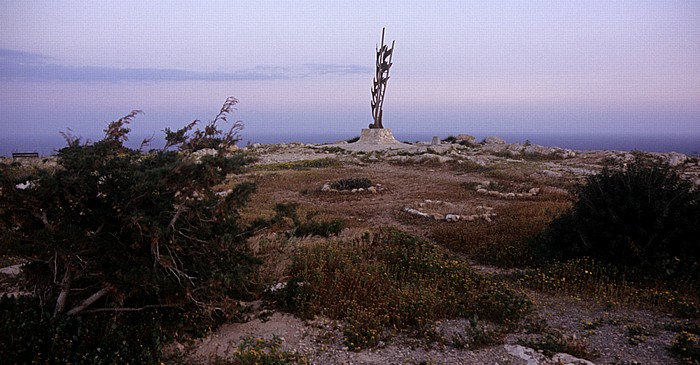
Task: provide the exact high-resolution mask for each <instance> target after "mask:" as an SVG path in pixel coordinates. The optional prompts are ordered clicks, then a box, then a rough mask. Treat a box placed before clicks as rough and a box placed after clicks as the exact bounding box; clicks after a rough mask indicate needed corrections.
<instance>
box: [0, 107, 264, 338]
mask: <svg viewBox="0 0 700 365" xmlns="http://www.w3.org/2000/svg"><path fill="white" fill-rule="evenodd" d="M236 102H237V100H236V99H235V98H228V99H227V100H226V102H225V103H224V105H223V107H222V108H221V110H220V112H219V113H218V114H217V116H216V117H215V118H214V120H213V121H211V122H209V123H208V124H207V125H206V126H205V127H204V128H203V130H199V129H195V127H196V125H197V124H198V121H195V122H192V123H190V124H189V125H187V126H185V127H184V128H182V129H179V130H177V131H171V130H170V129H166V130H165V134H166V136H165V139H166V145H165V147H164V148H163V149H161V150H153V151H151V152H149V153H144V152H143V151H142V150H141V149H138V150H136V149H130V148H127V147H125V146H124V141H126V140H127V139H128V136H129V131H130V130H129V128H128V125H129V123H130V122H131V121H132V119H133V118H135V117H136V115H137V114H138V113H139V112H138V111H134V112H132V113H130V114H128V115H127V116H125V117H123V118H121V119H119V120H117V121H114V122H111V123H110V124H109V125H108V126H107V128H106V129H105V136H104V138H103V139H102V140H100V141H97V142H95V143H85V144H82V143H81V142H80V139H79V138H75V137H73V136H71V135H66V134H64V137H65V138H66V142H67V146H66V147H65V148H63V149H61V150H59V151H58V161H59V167H58V168H55V169H52V170H48V169H38V170H37V171H34V172H31V174H30V175H23V174H21V173H19V172H18V171H17V170H15V169H14V168H12V167H11V166H5V165H3V166H1V167H0V207H1V208H0V242H1V244H0V256H4V255H7V256H11V257H21V258H22V259H24V260H26V262H27V264H26V265H25V266H24V267H23V272H24V274H25V279H26V280H27V286H28V287H32V288H34V289H35V293H36V294H37V295H39V296H40V302H41V303H43V307H42V308H41V310H42V311H43V313H50V314H51V315H52V317H53V319H52V320H54V321H64V320H65V321H73V319H65V318H62V317H63V316H68V317H70V316H76V315H79V314H87V313H90V312H93V313H90V315H91V316H96V317H99V316H100V315H101V314H102V315H105V316H107V317H111V316H113V315H116V314H117V313H126V312H144V313H155V312H158V311H160V310H163V311H167V310H172V311H180V310H183V309H184V308H188V309H189V308H197V309H198V310H199V311H203V312H207V313H208V314H211V317H212V318H221V317H222V316H223V317H225V316H226V315H228V314H230V313H231V312H229V310H235V307H234V306H233V305H230V304H227V303H231V302H232V301H231V300H229V299H230V298H240V299H243V298H246V297H249V296H251V289H252V288H254V286H252V285H251V283H252V279H251V276H252V275H253V274H254V273H255V270H256V265H257V264H258V260H257V259H256V258H254V257H252V256H251V255H250V254H249V253H248V252H247V250H246V249H245V245H244V239H245V235H246V232H247V231H248V230H247V228H246V227H244V226H243V225H242V224H241V223H240V219H239V214H238V212H239V209H241V208H242V207H243V206H244V205H245V203H246V202H247V200H248V198H249V196H250V195H251V194H252V193H253V192H254V191H255V185H254V184H252V183H246V182H244V183H240V184H239V185H237V186H235V187H234V188H233V189H231V191H229V192H228V194H225V196H222V195H220V194H217V193H216V191H215V190H214V189H213V188H214V187H215V186H221V185H222V184H223V183H224V182H225V181H226V176H227V175H228V174H231V173H238V172H241V171H242V169H243V168H244V166H245V165H246V164H247V163H249V162H250V161H251V160H250V158H248V157H247V156H245V155H244V154H242V153H234V154H231V153H229V147H231V146H232V145H233V144H235V143H236V141H237V140H238V138H237V131H238V130H240V128H241V124H240V122H236V123H234V124H233V126H232V127H231V128H230V129H229V130H228V131H227V132H224V131H222V130H220V129H219V125H220V124H222V123H225V122H226V118H227V115H228V113H229V112H231V111H232V110H233V106H234V105H235V104H236ZM146 142H147V141H144V144H142V147H143V146H144V145H145V144H146ZM126 317H127V316H122V317H120V318H126ZM129 318H131V316H129ZM136 322H138V321H136ZM52 323H53V322H52ZM55 323H59V322H55ZM55 323H54V324H55ZM67 323H68V322H67ZM69 323H73V322H69ZM54 324H51V326H53V327H54V328H55V329H56V330H58V329H59V328H61V326H60V325H57V324H56V325H54ZM115 325H117V327H119V326H118V325H121V322H118V321H117V322H115ZM41 326H44V325H43V324H42V325H41ZM71 326H72V325H71ZM70 328H71V329H73V327H70ZM75 330H76V331H79V329H75ZM119 330H123V331H127V329H121V328H120V329H119ZM124 333H127V332H124ZM75 335H76V336H78V337H79V336H80V335H79V334H75ZM129 337H130V335H127V334H125V337H124V338H127V339H128V338H129ZM127 342H128V341H127ZM102 348H103V349H104V347H102Z"/></svg>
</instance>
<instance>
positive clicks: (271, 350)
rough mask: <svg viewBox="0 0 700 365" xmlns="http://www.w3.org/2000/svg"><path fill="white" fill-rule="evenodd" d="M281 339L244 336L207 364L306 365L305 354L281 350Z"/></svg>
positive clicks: (307, 361) (307, 362)
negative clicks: (233, 346)
mask: <svg viewBox="0 0 700 365" xmlns="http://www.w3.org/2000/svg"><path fill="white" fill-rule="evenodd" d="M281 346H282V339H281V338H279V337H277V336H273V337H272V338H271V339H269V340H266V339H263V338H250V337H247V338H244V339H243V340H242V341H241V343H240V344H239V345H238V347H236V348H234V349H229V350H227V351H226V353H225V354H224V355H222V356H219V355H217V356H214V357H213V358H211V359H209V361H208V362H207V364H211V365H260V364H265V365H268V364H269V365H287V364H289V365H292V364H295V365H307V364H309V360H308V359H307V358H306V355H304V354H300V353H296V352H289V351H283V350H282V349H281Z"/></svg>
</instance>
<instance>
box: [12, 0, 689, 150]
mask: <svg viewBox="0 0 700 365" xmlns="http://www.w3.org/2000/svg"><path fill="white" fill-rule="evenodd" d="M382 27H386V37H387V40H388V41H391V40H396V50H395V55H394V66H393V68H392V69H391V79H390V80H389V85H388V89H387V95H386V102H385V105H384V109H385V111H384V125H385V126H386V127H389V128H393V129H394V130H395V131H397V130H401V131H420V130H428V131H431V132H433V133H435V134H437V133H443V132H450V133H479V132H483V131H488V132H495V133H522V132H526V133H536V132H548V133H552V132H554V133H601V134H607V133H612V134H614V133H660V134H686V135H687V134H699V135H700V2H697V1H685V2H684V1H681V2H676V1H653V2H643V1H629V2H611V1H594V2H590V1H537V2H534V1H532V2H525V1H524V2H514V1H504V2H498V1H495V2H494V1H484V2H471V1H388V2H387V1H348V2H341V1H328V0H325V1H220V2H214V1H173V2H170V1H163V2H160V1H158V2H145V1H3V2H1V3H0V126H2V130H3V133H8V134H12V135H14V134H16V135H19V134H26V133H34V134H36V133H57V132H58V131H64V130H66V129H67V128H71V129H72V130H73V131H75V133H76V134H82V135H94V134H99V133H100V132H101V130H102V129H103V128H104V127H105V125H106V122H108V121H111V120H114V119H117V118H119V117H120V116H122V115H125V114H127V113H128V112H129V111H131V110H132V109H141V110H143V111H144V112H145V114H144V115H142V116H139V117H138V118H137V120H136V121H135V124H134V131H135V132H136V133H142V134H150V133H154V132H155V133H156V134H157V135H158V134H159V133H160V132H159V131H160V130H162V129H164V128H165V127H179V126H182V125H184V124H186V123H188V122H189V121H191V120H193V119H204V120H207V119H210V118H211V117H213V116H214V115H215V114H216V112H217V111H218V109H219V107H220V106H221V103H222V102H223V101H224V99H225V98H226V97H227V96H235V97H237V98H238V99H239V100H240V104H239V105H238V111H237V113H236V114H235V116H234V118H236V119H242V120H243V121H244V123H245V124H246V130H245V131H246V132H248V133H266V132H270V133H280V134H290V135H291V134H299V133H304V132H309V133H312V132H313V133H317V132H319V131H325V130H328V131H333V132H334V133H337V132H341V133H343V132H347V133H348V134H350V136H352V135H357V134H359V130H360V129H361V128H363V127H366V126H367V125H368V124H369V123H370V122H371V112H370V106H369V105H370V87H371V84H372V77H373V67H374V48H375V45H376V44H377V43H378V42H379V41H380V37H381V29H382Z"/></svg>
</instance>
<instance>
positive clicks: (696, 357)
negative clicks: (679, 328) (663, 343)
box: [670, 331, 700, 365]
mask: <svg viewBox="0 0 700 365" xmlns="http://www.w3.org/2000/svg"><path fill="white" fill-rule="evenodd" d="M670 351H671V353H672V354H673V355H674V356H675V357H676V358H677V359H678V361H679V362H680V363H681V364H682V365H697V364H700V340H699V339H698V336H697V335H694V334H692V333H689V332H685V331H683V332H680V333H679V334H677V335H676V338H675V339H674V340H673V344H672V345H671V348H670Z"/></svg>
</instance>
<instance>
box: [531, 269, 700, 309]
mask: <svg viewBox="0 0 700 365" xmlns="http://www.w3.org/2000/svg"><path fill="white" fill-rule="evenodd" d="M634 277H640V274H639V273H635V272H633V271H631V270H623V269H620V268H618V267H616V266H614V265H610V264H604V263H600V262H597V261H595V260H593V259H590V258H582V259H573V260H569V261H565V262H555V263H550V264H548V265H545V266H543V267H540V268H537V269H533V270H530V271H527V272H525V273H524V274H523V275H522V277H520V278H519V280H520V281H521V282H522V283H523V285H525V286H527V287H530V288H533V289H537V290H542V291H546V292H549V293H559V294H568V295H575V296H585V297H586V298H592V299H596V300H598V301H600V302H602V303H608V304H614V305H619V304H628V305H634V306H641V307H651V308H657V309H663V310H667V311H670V312H672V313H675V314H677V315H680V316H684V317H697V316H698V315H700V309H699V308H700V307H699V305H700V303H698V302H697V299H696V298H697V291H696V289H692V286H693V285H697V284H695V283H690V282H676V283H672V282H666V281H643V280H642V279H640V281H634V280H630V279H627V278H634ZM674 287H675V288H676V289H674Z"/></svg>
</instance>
